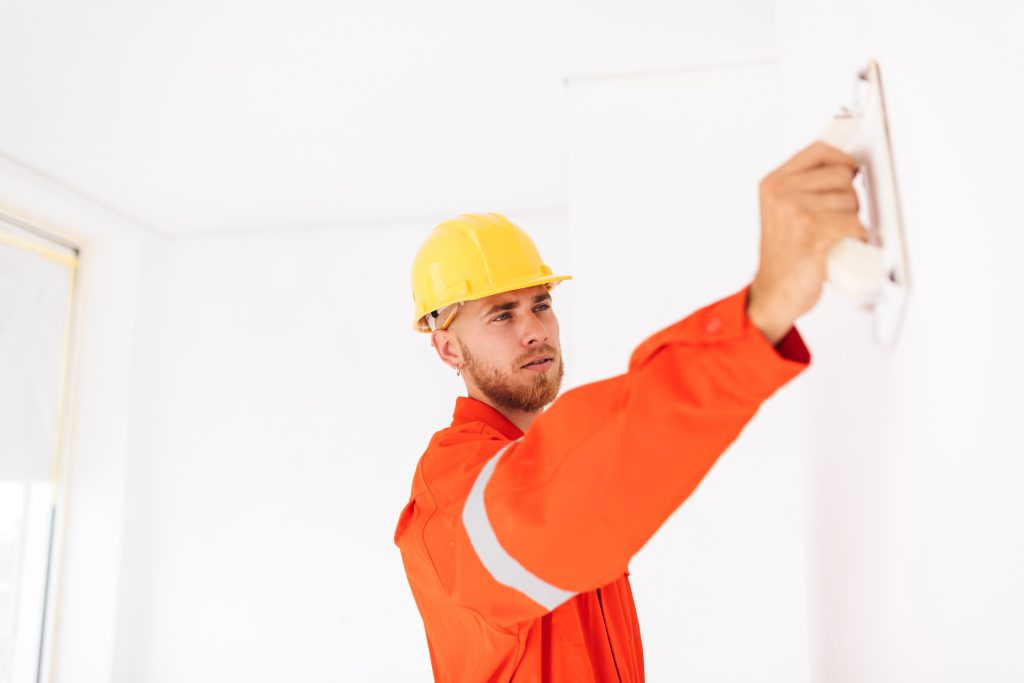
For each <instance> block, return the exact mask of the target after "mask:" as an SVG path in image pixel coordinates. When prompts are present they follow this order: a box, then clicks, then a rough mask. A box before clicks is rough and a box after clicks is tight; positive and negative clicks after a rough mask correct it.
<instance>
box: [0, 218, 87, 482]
mask: <svg viewBox="0 0 1024 683" xmlns="http://www.w3.org/2000/svg"><path fill="white" fill-rule="evenodd" d="M76 263H77V255H76V253H75V251H74V250H72V249H70V248H68V247H65V246H63V245H61V244H58V243H56V242H53V241H51V240H47V239H45V238H43V237H41V236H39V235H36V234H35V233H33V232H31V231H29V230H27V229H23V228H21V227H19V226H18V225H16V224H14V223H13V222H10V221H7V220H3V219H2V218H0V481H4V480H6V481H11V480H13V481H26V480H29V481H48V480H49V479H50V478H51V476H52V475H53V472H52V469H53V467H54V465H55V462H56V451H57V448H58V433H59V429H60V426H61V425H60V421H61V411H60V406H61V403H62V400H63V397H62V394H63V392H62V386H63V384H64V377H63V375H64V359H65V355H66V354H65V348H64V347H65V339H66V337H67V326H68V320H69V304H70V301H71V292H72V283H73V281H74V272H75V266H76Z"/></svg>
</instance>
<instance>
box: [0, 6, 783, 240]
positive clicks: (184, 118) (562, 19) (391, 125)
mask: <svg viewBox="0 0 1024 683" xmlns="http://www.w3.org/2000/svg"><path fill="white" fill-rule="evenodd" d="M773 11H774V0H691V1H687V2H656V1H654V0H639V1H633V2H629V3H626V2H619V3H611V2H583V1H582V0H571V1H568V2H560V3H551V2H541V1H539V0H521V1H520V2H517V3H507V2H506V3H500V4H499V3H484V2H471V1H467V2H459V1H454V0H435V1H433V2H413V1H411V0H407V1H387V2H374V3H370V2H366V3H355V2H344V3H342V2H330V1H327V0H313V1H309V2H296V1H291V2H275V3H270V2H253V1H245V2H243V1H241V0H202V1H197V0H176V1H173V2H171V1H165V2H159V3H157V2H140V1H139V0H102V1H97V2H92V3H79V2H74V3H72V2H55V1H53V0H0V31H2V34H0V35H2V40H0V64H3V65H4V68H2V69H0V153H2V154H5V155H7V156H10V157H14V158H16V159H19V160H21V161H22V162H24V163H26V164H29V165H31V166H33V167H35V168H36V169H40V170H42V171H44V172H46V173H48V174H50V175H51V176H54V177H56V178H58V179H60V180H62V181H64V182H66V183H69V184H71V185H74V186H76V187H77V188H80V189H81V190H82V191H84V192H86V193H89V194H91V195H93V196H95V197H96V198H98V199H100V200H102V201H104V202H107V203H109V204H112V205H114V206H116V207H118V208H120V209H122V210H124V211H126V212H128V213H130V214H133V215H134V216H137V217H138V218H139V219H141V220H142V221H145V222H147V223H149V224H151V225H154V226H156V227H158V228H159V229H160V230H162V231H165V232H168V233H175V234H184V233H193V232H208V231H222V230H238V229H253V228H266V227H275V228H276V227H280V228H286V227H290V226H309V225H321V224H330V225H344V224H354V223H365V222H367V221H379V220H389V219H394V218H402V217H415V216H421V215H436V214H447V213H452V212H460V211H464V210H492V209H497V210H503V211H516V210H536V209H544V208H557V207H562V206H564V204H565V198H564V195H565V179H564V177H563V176H564V173H565V163H564V154H565V144H564V140H565V131H564V126H565V117H564V115H563V111H564V98H563V89H564V87H565V86H564V83H565V80H566V79H572V78H580V77H607V76H609V75H616V74H624V73H625V74H628V73H634V72H644V71H648V70H661V69H674V68H683V67H687V66H700V65H715V64H725V63H734V62H746V61H754V60H765V59H774V57H775V35H774V25H773Z"/></svg>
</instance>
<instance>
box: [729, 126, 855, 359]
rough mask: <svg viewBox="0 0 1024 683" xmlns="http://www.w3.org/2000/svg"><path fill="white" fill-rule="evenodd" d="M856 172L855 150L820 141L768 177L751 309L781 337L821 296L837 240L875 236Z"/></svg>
mask: <svg viewBox="0 0 1024 683" xmlns="http://www.w3.org/2000/svg"><path fill="white" fill-rule="evenodd" d="M856 173H857V161H856V160H855V159H854V158H853V157H851V156H849V155H848V154H844V153H843V152H841V151H839V150H838V149H836V148H834V147H830V146H828V145H826V144H825V143H823V142H815V143H814V144H812V145H810V146H809V147H806V148H805V149H803V150H801V151H800V152H798V153H797V154H796V155H795V156H794V157H793V158H792V159H790V160H789V161H787V162H786V163H784V164H783V165H782V166H779V167H778V168H777V169H775V170H774V171H772V172H771V173H769V174H768V175H767V176H765V177H764V179H763V180H761V185H760V199H761V263H760V266H759V267H758V271H757V275H756V276H755V277H754V282H753V283H752V284H751V286H750V296H749V297H748V299H747V315H748V317H749V318H750V321H751V322H752V323H753V324H754V325H755V326H756V327H757V328H758V329H760V330H761V333H762V334H764V336H765V338H766V339H768V341H769V342H771V343H772V344H773V345H774V344H776V343H778V341H779V340H780V339H782V337H783V336H785V334H786V333H787V332H788V331H789V329H790V327H792V326H793V322H794V321H795V320H796V319H797V318H799V317H800V316H801V315H803V314H804V313H806V312H807V311H809V310H810V309H811V308H813V307H814V304H816V303H817V302H818V299H819V298H820V297H821V290H822V287H823V286H824V283H825V277H826V263H827V260H828V252H829V250H830V249H831V248H832V246H833V245H835V244H836V243H837V242H839V241H840V240H841V239H843V238H844V237H853V238H854V239H859V240H861V241H867V237H868V234H867V231H866V230H865V229H864V226H863V225H861V224H860V221H859V220H858V219H857V211H858V209H859V206H860V205H859V203H858V201H857V193H856V192H854V189H853V178H854V176H855V175H856Z"/></svg>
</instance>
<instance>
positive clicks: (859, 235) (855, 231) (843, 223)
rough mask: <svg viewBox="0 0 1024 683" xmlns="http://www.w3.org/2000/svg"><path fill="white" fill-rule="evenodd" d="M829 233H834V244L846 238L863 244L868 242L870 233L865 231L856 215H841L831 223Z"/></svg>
mask: <svg viewBox="0 0 1024 683" xmlns="http://www.w3.org/2000/svg"><path fill="white" fill-rule="evenodd" d="M829 228H830V230H829V232H831V233H832V240H831V241H832V242H833V243H834V242H838V241H840V240H841V239H843V238H844V237H852V238H853V239H855V240H859V241H861V242H867V241H868V231H867V230H865V229H864V226H863V225H862V224H861V222H860V220H858V219H857V217H856V216H854V215H849V214H846V215H839V216H836V217H835V218H834V219H833V220H830V221H829Z"/></svg>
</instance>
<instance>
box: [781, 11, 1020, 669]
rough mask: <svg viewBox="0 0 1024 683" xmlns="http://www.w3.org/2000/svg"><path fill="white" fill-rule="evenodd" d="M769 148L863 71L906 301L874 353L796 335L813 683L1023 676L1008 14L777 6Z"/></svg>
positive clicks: (843, 98)
mask: <svg viewBox="0 0 1024 683" xmlns="http://www.w3.org/2000/svg"><path fill="white" fill-rule="evenodd" d="M777 23H778V30H779V50H780V53H779V60H780V74H781V76H782V81H781V83H782V94H783V100H782V101H783V113H784V117H783V121H784V126H785V137H786V141H787V145H789V146H792V147H794V148H795V147H796V146H797V145H799V144H800V143H801V142H802V141H803V140H804V139H805V138H806V137H807V136H808V134H813V133H814V132H816V131H817V130H819V129H820V128H821V127H822V120H823V119H827V118H828V117H829V116H830V115H831V114H832V113H834V108H835V107H837V106H838V105H840V104H845V103H847V102H848V99H849V97H850V96H851V94H852V83H853V80H852V79H853V75H854V73H855V71H856V70H857V69H858V68H860V67H862V66H863V65H864V63H865V62H866V60H867V59H868V58H869V57H875V58H876V59H878V60H879V62H880V64H881V67H882V75H883V80H884V84H885V87H886V99H887V104H888V106H889V110H890V124H891V131H892V137H893V141H894V144H895V157H896V159H895V161H896V167H897V172H898V174H899V181H900V189H901V191H902V199H903V214H904V219H905V222H906V231H907V241H908V243H909V247H910V268H911V273H912V276H913V278H914V292H913V295H912V300H911V308H910V315H909V317H908V319H907V321H906V322H907V325H906V329H905V335H904V337H903V339H902V341H901V343H900V346H899V348H898V349H896V350H895V351H894V352H891V353H887V352H882V351H880V350H879V349H878V348H876V347H874V346H872V345H870V344H868V343H866V342H865V341H864V340H865V337H866V332H865V330H864V329H862V327H861V322H862V321H861V320H859V319H858V318H856V317H855V316H853V315H851V314H850V313H849V311H848V307H847V306H846V305H845V302H843V301H838V300H831V299H833V297H830V300H828V301H826V302H824V303H823V305H822V306H820V307H819V309H817V310H816V311H815V312H814V313H813V314H812V315H810V316H808V318H807V319H806V330H807V333H808V336H809V338H810V339H811V340H812V344H811V345H812V351H813V352H816V365H817V367H816V369H815V372H814V373H812V374H811V376H810V377H809V379H810V380H811V381H812V382H813V383H814V387H813V390H814V394H815V396H816V400H815V405H816V407H817V410H816V411H815V412H813V413H811V414H810V415H808V424H809V426H812V428H813V430H814V438H815V443H814V447H813V449H812V451H811V452H810V453H809V459H808V482H809V486H810V493H811V496H810V505H809V508H808V514H809V519H810V521H811V533H810V536H809V545H810V548H811V572H810V577H811V579H812V581H811V584H810V586H809V595H810V598H811V604H812V606H813V611H812V614H811V634H812V639H813V640H812V648H811V652H812V654H813V661H812V680H821V681H877V682H887V681H901V682H902V681H928V682H929V683H931V682H939V681H950V682H952V681H966V680H976V681H1011V680H1012V681H1017V680H1021V679H1022V678H1024V587H1022V584H1021V581H1020V577H1021V576H1024V533H1022V532H1021V520H1022V519H1024V496H1021V495H1020V490H1021V483H1022V481H1024V433H1022V429H1021V426H1020V425H1021V422H1020V411H1021V408H1022V407H1024V401H1022V400H1021V398H1020V387H1021V385H1022V383H1024V360H1022V356H1021V353H1020V342H1021V339H1022V338H1024V321H1022V319H1021V316H1020V315H1019V309H1020V304H1019V302H1018V301H1017V300H1018V299H1019V296H1020V292H1021V291H1022V289H1021V284H1020V278H1019V272H1020V268H1019V265H1018V261H1019V256H1020V254H1021V253H1022V252H1024V231H1022V227H1024V221H1022V219H1021V216H1022V215H1024V212H1022V209H1024V206H1022V204H1024V199H1022V198H1024V193H1022V192H1021V189H1020V188H1021V187H1022V186H1024V171H1022V170H1021V165H1020V163H1019V159H1020V158H1021V157H1022V155H1024V135H1022V129H1021V126H1020V121H1021V120H1022V119H1024V97H1022V95H1021V90H1020V87H1019V82H1020V75H1021V74H1022V73H1024V48H1022V43H1021V40H1020V37H1021V36H1022V35H1024V10H1022V8H1021V5H1020V4H1019V3H1010V2H995V1H988V2H981V3H970V4H968V3H929V4H921V3H914V2H907V1H899V2H880V1H875V0H867V1H864V2H858V3H846V4H844V5H843V6H842V9H837V6H836V5H835V3H829V2H817V1H814V0H780V1H779V2H778V12H777Z"/></svg>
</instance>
